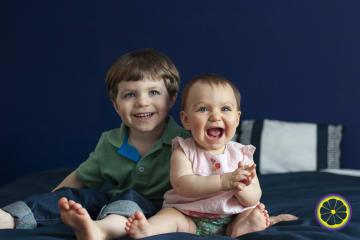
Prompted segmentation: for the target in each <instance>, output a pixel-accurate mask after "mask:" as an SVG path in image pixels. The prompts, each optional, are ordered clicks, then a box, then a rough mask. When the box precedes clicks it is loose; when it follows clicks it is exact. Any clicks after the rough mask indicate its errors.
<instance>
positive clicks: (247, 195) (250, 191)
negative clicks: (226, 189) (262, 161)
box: [235, 162, 262, 207]
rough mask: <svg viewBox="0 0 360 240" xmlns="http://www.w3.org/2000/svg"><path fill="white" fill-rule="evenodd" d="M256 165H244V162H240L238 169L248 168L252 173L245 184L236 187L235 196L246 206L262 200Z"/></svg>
mask: <svg viewBox="0 0 360 240" xmlns="http://www.w3.org/2000/svg"><path fill="white" fill-rule="evenodd" d="M255 167H256V165H255V164H254V163H253V164H252V165H251V166H243V164H242V162H240V163H239V168H238V169H243V170H246V171H248V172H249V173H250V176H249V178H248V179H247V181H245V182H244V183H245V186H243V185H241V186H239V187H237V188H235V191H236V190H237V191H236V193H235V196H236V197H237V199H238V200H239V202H240V203H241V204H242V205H243V206H246V207H249V206H254V205H255V204H257V203H258V202H259V201H260V198H261V195H262V191H261V187H260V182H259V179H258V177H257V175H256V170H255Z"/></svg>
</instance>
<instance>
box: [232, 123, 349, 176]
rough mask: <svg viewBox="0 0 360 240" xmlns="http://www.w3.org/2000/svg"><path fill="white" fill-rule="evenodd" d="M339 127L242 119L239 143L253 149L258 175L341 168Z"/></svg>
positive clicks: (341, 132)
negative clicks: (254, 149) (248, 145)
mask: <svg viewBox="0 0 360 240" xmlns="http://www.w3.org/2000/svg"><path fill="white" fill-rule="evenodd" d="M342 136H343V126H342V125H332V124H316V123H299V122H286V121H278V120H269V119H265V120H244V121H242V122H241V125H240V131H239V134H238V141H239V142H241V143H242V144H252V145H254V146H255V147H256V152H255V155H254V161H255V163H256V164H257V168H258V172H259V173H261V174H267V173H287V172H299V171H319V170H320V169H328V168H330V169H339V168H340V167H341V142H342Z"/></svg>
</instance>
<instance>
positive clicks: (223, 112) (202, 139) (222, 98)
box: [181, 82, 241, 154]
mask: <svg viewBox="0 0 360 240" xmlns="http://www.w3.org/2000/svg"><path fill="white" fill-rule="evenodd" d="M240 114H241V112H240V111H239V110H238V107H237V102H236V98H235V95H234V92H233V90H232V88H231V87H230V86H229V85H212V84H209V83H203V82H197V83H195V84H194V85H193V86H192V87H191V89H190V91H189V95H188V99H187V105H186V106H185V111H183V112H181V121H182V123H183V125H184V127H185V128H186V129H188V130H191V134H192V136H193V138H194V140H195V142H196V144H197V145H198V147H200V148H201V149H203V150H206V151H209V152H212V153H214V154H221V153H223V151H224V149H225V145H226V143H227V142H229V141H230V140H231V139H232V137H233V136H234V134H235V131H236V128H237V126H238V124H239V121H240Z"/></svg>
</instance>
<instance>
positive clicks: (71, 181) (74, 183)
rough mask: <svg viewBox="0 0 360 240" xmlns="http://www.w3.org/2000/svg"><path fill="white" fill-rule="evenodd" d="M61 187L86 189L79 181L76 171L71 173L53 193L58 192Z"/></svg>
mask: <svg viewBox="0 0 360 240" xmlns="http://www.w3.org/2000/svg"><path fill="white" fill-rule="evenodd" d="M61 187H72V188H84V187H85V186H84V184H82V182H80V181H79V179H78V178H77V177H76V170H75V171H73V172H72V173H70V174H69V175H68V176H67V177H66V178H64V180H63V181H62V182H61V183H60V184H59V185H58V186H57V187H55V188H54V189H53V190H52V192H54V191H56V190H58V189H59V188H61Z"/></svg>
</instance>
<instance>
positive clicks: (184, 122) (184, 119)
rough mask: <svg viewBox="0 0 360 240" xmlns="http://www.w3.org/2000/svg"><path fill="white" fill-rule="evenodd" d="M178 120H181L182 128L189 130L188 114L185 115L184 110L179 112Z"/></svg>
mask: <svg viewBox="0 0 360 240" xmlns="http://www.w3.org/2000/svg"><path fill="white" fill-rule="evenodd" d="M180 120H181V123H182V125H183V126H184V128H186V129H187V130H190V131H191V129H190V126H191V125H190V121H189V116H188V115H187V113H186V112H185V111H181V112H180Z"/></svg>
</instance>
